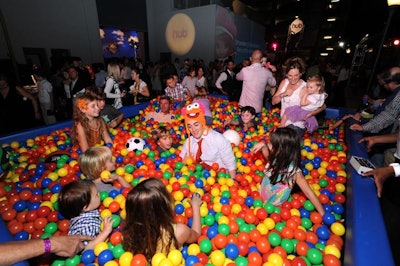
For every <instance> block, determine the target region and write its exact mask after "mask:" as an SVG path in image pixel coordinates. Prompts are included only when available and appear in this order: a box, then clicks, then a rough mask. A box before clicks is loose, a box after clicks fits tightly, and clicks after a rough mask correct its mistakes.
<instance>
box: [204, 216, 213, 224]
mask: <svg viewBox="0 0 400 266" xmlns="http://www.w3.org/2000/svg"><path fill="white" fill-rule="evenodd" d="M204 223H205V224H206V225H208V226H211V225H213V224H214V223H215V219H214V216H212V215H210V214H208V215H207V216H206V217H204Z"/></svg>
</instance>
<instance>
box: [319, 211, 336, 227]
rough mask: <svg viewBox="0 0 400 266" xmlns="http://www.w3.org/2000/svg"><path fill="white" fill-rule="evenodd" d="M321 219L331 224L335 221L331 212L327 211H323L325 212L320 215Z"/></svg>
mask: <svg viewBox="0 0 400 266" xmlns="http://www.w3.org/2000/svg"><path fill="white" fill-rule="evenodd" d="M322 219H323V221H324V223H325V224H327V225H331V224H332V223H334V222H335V221H336V219H335V216H334V215H333V214H332V213H327V212H325V214H324V215H323V216H322Z"/></svg>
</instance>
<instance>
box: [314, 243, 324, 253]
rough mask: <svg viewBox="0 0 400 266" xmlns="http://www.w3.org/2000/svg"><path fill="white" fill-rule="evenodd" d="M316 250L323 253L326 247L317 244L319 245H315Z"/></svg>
mask: <svg viewBox="0 0 400 266" xmlns="http://www.w3.org/2000/svg"><path fill="white" fill-rule="evenodd" d="M315 248H317V249H319V250H321V251H324V250H325V245H324V244H321V243H317V244H315Z"/></svg>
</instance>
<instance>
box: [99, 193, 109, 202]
mask: <svg viewBox="0 0 400 266" xmlns="http://www.w3.org/2000/svg"><path fill="white" fill-rule="evenodd" d="M107 197H108V192H107V191H102V192H100V200H101V201H103V200H104V199H105V198H107Z"/></svg>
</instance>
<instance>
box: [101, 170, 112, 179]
mask: <svg viewBox="0 0 400 266" xmlns="http://www.w3.org/2000/svg"><path fill="white" fill-rule="evenodd" d="M110 176H111V172H110V171H108V170H104V171H102V172H101V174H100V177H101V178H102V179H109V178H110Z"/></svg>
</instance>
